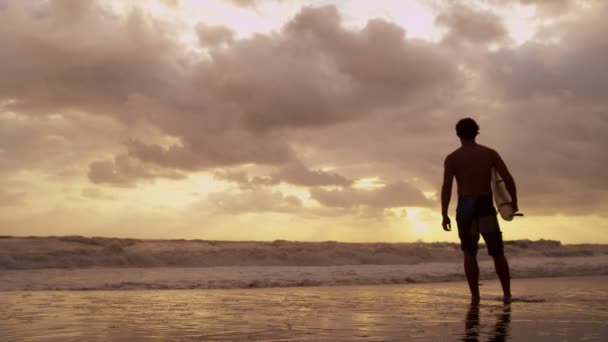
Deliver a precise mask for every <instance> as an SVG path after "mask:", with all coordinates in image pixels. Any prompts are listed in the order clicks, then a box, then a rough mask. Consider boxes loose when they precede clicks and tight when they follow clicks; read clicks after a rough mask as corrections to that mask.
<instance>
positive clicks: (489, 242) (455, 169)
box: [441, 118, 518, 303]
mask: <svg viewBox="0 0 608 342" xmlns="http://www.w3.org/2000/svg"><path fill="white" fill-rule="evenodd" d="M478 134H479V126H478V125H477V123H476V122H475V120H473V119H471V118H466V119H462V120H460V121H458V123H457V124H456V135H458V137H459V138H460V142H461V144H462V146H461V147H460V148H458V149H457V150H456V151H454V152H452V153H451V154H449V155H448V156H447V158H446V159H445V162H444V177H443V186H442V187H441V213H442V215H443V222H442V226H443V229H444V230H445V231H450V230H452V227H451V221H450V217H449V216H448V206H449V204H450V198H451V196H452V180H453V179H454V177H455V178H456V186H457V190H458V205H457V207H456V223H457V226H458V237H459V238H460V248H461V249H462V251H463V252H464V272H465V275H466V278H467V282H468V284H469V289H470V290H471V300H472V302H475V303H477V302H479V266H478V264H477V250H478V249H479V246H478V242H479V235H481V236H482V237H483V239H484V241H485V243H486V246H487V249H488V253H489V254H490V255H491V256H492V258H493V259H494V267H495V269H496V273H497V274H498V277H499V278H500V284H501V286H502V290H503V294H504V300H505V301H509V300H510V299H511V277H510V274H509V263H508V262H507V259H506V257H505V255H504V247H503V241H502V233H501V231H500V228H499V226H498V219H497V218H496V209H495V208H494V203H493V201H492V186H491V178H492V176H491V172H492V168H494V169H496V171H497V172H498V173H499V174H500V175H501V176H502V178H503V180H504V183H505V186H506V188H507V190H508V192H509V194H510V195H511V198H512V202H511V206H512V208H513V211H514V212H517V211H518V206H517V193H516V189H515V181H514V180H513V177H512V176H511V174H510V173H509V170H508V169H507V166H506V165H505V163H504V162H503V160H502V158H501V157H500V155H499V154H498V153H497V152H496V151H494V150H493V149H490V148H488V147H485V146H483V145H479V144H477V143H476V141H475V137H476V136H477V135H478Z"/></svg>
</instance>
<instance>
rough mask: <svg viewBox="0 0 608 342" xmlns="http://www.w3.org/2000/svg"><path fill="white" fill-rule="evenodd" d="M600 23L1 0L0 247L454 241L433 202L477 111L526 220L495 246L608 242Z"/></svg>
mask: <svg viewBox="0 0 608 342" xmlns="http://www.w3.org/2000/svg"><path fill="white" fill-rule="evenodd" d="M607 17H608V2H606V1H602V0H596V1H594V0H588V1H583V0H581V1H577V0H571V1H569V0H555V1H548V0H478V1H472V0H471V1H448V0H419V1H415V0H411V1H407V0H403V1H397V0H394V1H389V0H374V1H363V0H360V1H356V0H334V1H329V0H325V1H295V0H293V1H291V0H267V1H263V0H259V1H256V0H232V1H229V0H223V1H221V0H217V1H214V0H190V1H186V0H164V1H161V0H149V1H146V0H133V1H108V0H103V1H101V0H100V1H89V0H74V1H70V0H64V1H60V0H57V1H43V0H0V179H2V181H1V183H0V235H20V236H23V235H44V236H46V235H85V236H119V237H134V238H185V239H190V238H199V239H221V240H275V239H287V240H307V241H324V240H338V241H353V242H355V241H356V242H367V241H369V242H373V241H388V242H400V241H417V240H422V241H425V242H430V241H457V240H458V236H457V233H456V232H451V233H446V232H444V231H443V230H442V229H441V215H440V210H439V209H440V206H439V198H438V191H439V188H440V186H441V180H442V172H443V160H444V158H445V156H446V155H447V154H448V153H450V152H451V151H453V150H454V149H456V148H457V147H458V146H459V141H458V139H457V137H456V135H455V131H454V125H455V123H456V121H457V120H458V119H460V118H463V117H472V118H474V119H476V120H477V121H478V123H479V124H480V126H481V130H480V136H479V137H478V142H479V143H481V144H484V145H486V146H489V147H492V148H494V149H496V150H497V151H498V152H499V153H500V154H501V155H502V157H503V159H504V160H505V162H506V163H507V166H508V167H509V169H510V171H511V173H512V174H513V176H514V178H515V181H516V183H517V185H518V190H519V194H520V205H519V206H520V208H521V210H522V211H523V212H524V213H525V214H526V217H524V218H521V219H520V218H518V219H516V220H515V221H513V222H511V223H506V222H504V223H503V222H502V221H501V224H502V230H503V232H504V236H505V239H507V240H511V239H526V238H529V239H540V238H544V239H555V240H561V241H562V242H565V243H581V242H585V243H608V211H607V209H606V203H608V153H607V152H606V151H605V150H604V149H605V147H607V146H608V58H607V56H608V35H607V34H606V32H608V20H606V18H607ZM454 199H455V198H454V197H453V200H452V203H451V206H450V213H451V215H452V218H453V212H454V208H455V203H454Z"/></svg>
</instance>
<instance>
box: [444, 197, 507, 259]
mask: <svg viewBox="0 0 608 342" xmlns="http://www.w3.org/2000/svg"><path fill="white" fill-rule="evenodd" d="M456 224H457V225H458V237H459V238H460V249H462V251H463V252H464V253H465V254H469V255H477V250H478V249H479V235H481V236H482V237H483V240H484V241H485V242H486V246H487V248H488V253H489V254H490V255H491V256H502V255H504V246H503V242H502V232H501V231H500V227H499V226H498V219H497V218H496V208H494V202H493V201H492V197H491V196H459V197H458V206H457V207H456Z"/></svg>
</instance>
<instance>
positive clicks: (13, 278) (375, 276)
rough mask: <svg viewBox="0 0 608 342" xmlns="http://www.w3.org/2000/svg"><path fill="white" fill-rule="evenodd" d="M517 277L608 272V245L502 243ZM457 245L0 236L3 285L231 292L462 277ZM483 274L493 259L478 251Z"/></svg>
mask: <svg viewBox="0 0 608 342" xmlns="http://www.w3.org/2000/svg"><path fill="white" fill-rule="evenodd" d="M505 252H506V254H507V256H508V258H509V262H510V265H511V274H512V277H513V278H539V277H564V276H566V277H571V276H601V275H608V245H597V244H578V245H567V244H561V243H560V242H559V241H552V240H539V241H529V240H517V241H506V242H505ZM461 260H462V256H461V251H460V246H459V244H456V243H446V242H437V243H423V242H415V243H342V242H335V241H326V242H296V241H284V240H277V241H273V242H256V241H209V240H141V239H120V238H102V237H82V236H64V237H11V236H2V237H0V290H3V291H17V290H126V289H128V290H131V289H222V288H223V289H232V288H266V287H293V286H331V285H375V284H408V283H431V282H447V281H459V280H463V279H464V275H463V272H462V265H461V263H462V261H461ZM479 260H480V271H481V278H482V280H483V279H494V278H495V277H496V276H495V273H494V271H493V263H492V260H491V258H490V257H489V256H488V255H487V253H486V251H485V250H484V246H483V244H482V245H481V246H480V252H479Z"/></svg>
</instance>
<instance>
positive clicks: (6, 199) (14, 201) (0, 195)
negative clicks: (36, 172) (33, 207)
mask: <svg viewBox="0 0 608 342" xmlns="http://www.w3.org/2000/svg"><path fill="white" fill-rule="evenodd" d="M25 196H26V193H25V192H9V191H5V190H2V189H0V208H1V207H13V206H18V205H21V204H23V201H24V200H25Z"/></svg>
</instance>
